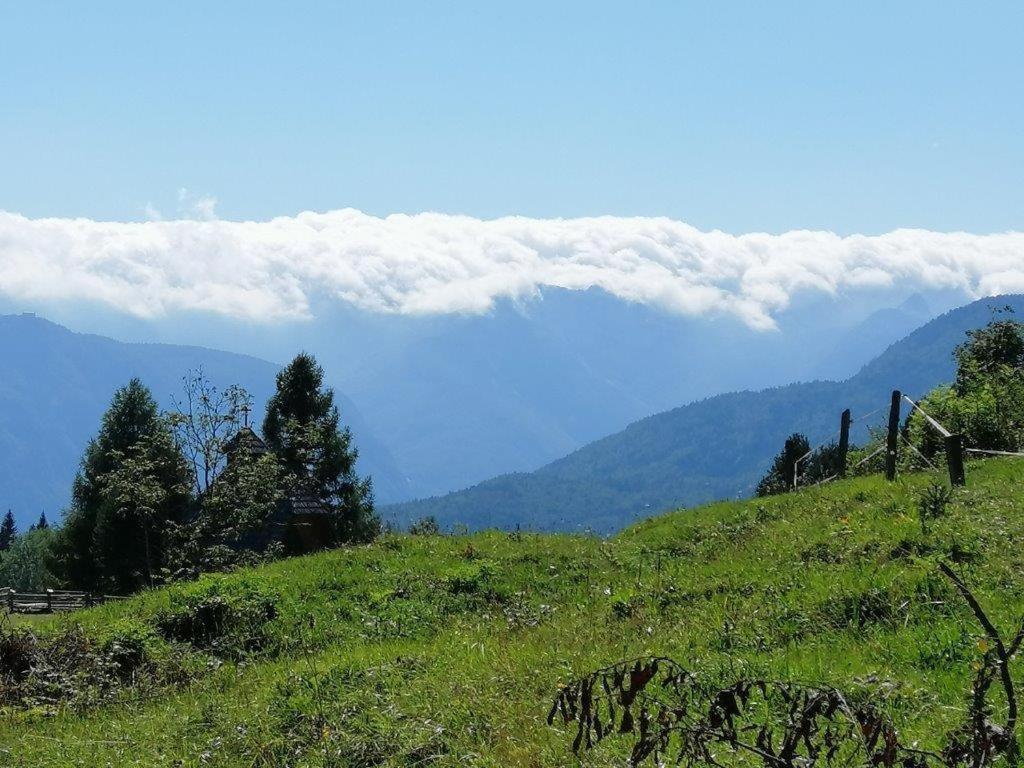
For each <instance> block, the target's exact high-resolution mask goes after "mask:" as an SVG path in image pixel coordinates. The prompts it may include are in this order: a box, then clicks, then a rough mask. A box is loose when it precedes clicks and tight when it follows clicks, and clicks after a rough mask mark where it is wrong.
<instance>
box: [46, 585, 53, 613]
mask: <svg viewBox="0 0 1024 768" xmlns="http://www.w3.org/2000/svg"><path fill="white" fill-rule="evenodd" d="M46 612H47V613H53V590H52V589H48V590H46Z"/></svg>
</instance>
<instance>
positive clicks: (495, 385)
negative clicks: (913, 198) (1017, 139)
mask: <svg viewBox="0 0 1024 768" xmlns="http://www.w3.org/2000/svg"><path fill="white" fill-rule="evenodd" d="M963 301H964V300H963V298H962V297H961V296H959V295H944V294H942V293H941V292H937V291H929V292H928V293H927V294H924V295H921V294H915V293H913V292H907V291H901V290H899V289H898V288H896V289H889V290H886V291H880V292H878V293H877V294H872V293H871V292H869V291H860V292H858V293H857V294H856V295H846V294H840V295H836V296H820V295H806V296H805V295H801V296H800V297H797V298H796V299H794V301H793V302H792V304H791V305H790V306H788V307H787V308H786V309H785V310H784V311H780V312H779V313H778V315H777V317H776V322H777V327H776V328H775V329H773V330H755V329H753V328H751V327H749V326H747V325H745V324H744V323H742V322H740V321H739V320H738V319H736V318H734V317H732V316H728V315H721V314H714V313H712V314H708V315H706V316H701V317H693V316H686V315H681V314H678V313H671V312H668V311H665V310H662V309H659V308H657V307H653V306H649V305H645V304H641V303H634V302H628V301H624V300H622V299H619V298H616V297H614V296H612V295H611V294H609V293H606V292H604V291H601V290H597V289H592V290H586V291H568V290H560V289H547V290H544V291H543V292H541V293H539V294H538V295H536V296H532V297H530V298H528V299H523V300H520V301H508V300H505V301H499V302H496V303H495V305H494V306H493V307H492V308H491V309H490V310H489V311H486V312H483V313H480V314H447V315H402V314H386V313H373V312H368V311H364V310H359V309H357V308H355V307H352V306H350V305H346V304H344V303H340V302H336V301H334V302H331V301H324V302H323V303H322V304H318V305H315V306H313V307H311V317H310V319H308V320H306V321H302V322H298V321H297V322H282V323H265V324H251V323H249V324H247V323H242V322H239V321H232V320H230V319H225V318H218V317H216V316H213V315H203V316H193V315H189V314H187V313H179V314H176V315H175V316H174V317H173V318H159V317H158V318H148V319H131V318H125V317H123V316H112V315H106V314H104V313H102V312H100V311H97V310H96V309H95V308H89V310H88V311H85V310H82V311H80V312H78V313H77V314H76V313H74V312H71V311H70V310H69V309H68V307H67V306H65V305H55V306H53V307H51V308H50V310H52V312H53V314H51V313H50V311H49V310H47V311H46V312H45V316H47V317H50V318H51V319H55V320H58V321H60V322H61V323H62V324H65V325H67V326H68V327H71V328H75V329H78V330H89V331H91V332H94V333H102V334H103V335H112V336H114V337H115V338H119V339H125V340H136V341H145V342H153V341H161V342H164V343H169V344H175V345H177V344H182V343H185V344H194V343H196V341H197V340H200V343H202V345H203V346H206V347H214V348H222V349H229V350H233V351H235V352H243V353H246V354H248V355H251V356H253V357H257V358H261V359H264V360H272V361H274V362H276V363H279V364H280V363H285V362H287V361H288V360H289V359H290V358H291V357H292V356H293V355H294V354H295V353H296V352H298V351H299V350H303V349H304V350H306V351H308V352H312V353H313V354H315V355H316V357H317V359H318V360H319V361H320V362H321V364H322V365H323V367H324V369H325V371H326V373H327V376H328V379H329V381H330V383H331V385H332V386H333V387H334V388H335V390H336V391H338V392H339V393H344V394H345V395H346V396H347V397H348V398H350V399H351V401H352V402H353V403H354V404H355V406H356V409H357V410H358V412H359V414H360V415H361V416H362V417H363V426H364V427H365V429H366V430H368V433H367V436H368V437H370V438H372V439H374V440H377V441H379V442H380V443H381V444H383V445H385V446H387V449H388V451H389V452H390V454H391V455H392V457H393V458H394V462H395V465H396V466H397V468H398V470H399V473H400V477H401V482H400V483H392V484H390V485H389V486H388V487H387V488H386V487H385V484H383V483H381V482H378V497H379V499H380V501H382V502H389V501H392V502H395V501H405V500H408V499H412V498H417V497H425V496H433V495H439V494H444V493H446V492H449V491H453V490H456V489H460V488H466V487H468V486H471V485H473V484H475V483H478V482H480V481H482V480H486V479H488V478H491V477H494V476H496V475H499V474H504V473H508V472H517V471H521V472H527V471H533V470H535V469H538V468H539V467H541V466H544V465H545V464H547V463H549V462H551V461H554V460H556V459H558V458H560V457H562V456H565V455H567V454H569V453H571V452H572V451H574V450H576V449H578V448H581V447H582V446H584V445H586V444H587V443H589V442H591V441H593V440H597V439H599V438H601V437H604V436H606V435H609V434H612V433H614V432H617V431H619V430H621V429H623V428H624V427H626V426H627V425H628V424H630V423H632V422H634V421H636V420H637V419H641V418H643V417H645V416H648V415H650V414H652V413H658V412H660V411H664V410H667V409H670V408H674V407H677V406H680V405H683V404H685V403H688V402H692V401H694V400H698V399H701V398H704V397H708V396H711V395H716V394H719V393H721V392H729V391H736V390H744V389H762V388H764V387H769V386H777V385H781V384H788V383H791V382H794V381H807V380H811V379H814V378H827V379H842V378H845V377H847V376H849V375H851V374H852V373H853V372H856V370H857V369H858V368H859V367H860V366H861V365H863V364H864V363H866V362H867V361H868V360H870V359H871V358H872V357H874V356H875V355H877V354H878V353H879V352H881V351H882V350H884V349H885V348H886V347H887V346H888V345H889V344H891V343H893V342H894V341H896V340H898V339H899V338H901V337H902V336H905V335H906V334H907V333H909V332H910V331H911V330H913V329H914V328H916V327H918V326H920V325H921V324H922V323H924V322H925V321H927V320H929V319H930V318H931V317H934V316H935V315H936V314H937V313H938V312H940V311H942V309H944V308H949V307H952V306H957V305H959V304H962V303H963ZM40 312H41V313H43V312H44V310H43V309H40ZM0 355H2V349H0ZM0 407H2V406H0ZM357 437H358V434H357ZM392 491H393V493H392Z"/></svg>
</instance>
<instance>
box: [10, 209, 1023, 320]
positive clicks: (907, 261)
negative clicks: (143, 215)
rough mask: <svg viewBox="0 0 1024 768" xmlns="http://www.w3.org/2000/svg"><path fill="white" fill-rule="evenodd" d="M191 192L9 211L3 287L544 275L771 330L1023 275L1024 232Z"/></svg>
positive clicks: (253, 301) (345, 292)
mask: <svg viewBox="0 0 1024 768" xmlns="http://www.w3.org/2000/svg"><path fill="white" fill-rule="evenodd" d="M180 203H181V204H182V205H187V206H188V207H189V208H190V210H191V211H192V213H193V215H195V216H196V217H197V219H199V220H195V219H187V220H186V219H182V220H177V221H162V220H157V221H146V222H130V223H119V222H104V221H92V220H89V219H29V218H26V217H24V216H21V215H18V214H14V213H5V212H0V293H3V294H6V295H8V296H10V297H14V298H20V299H26V300H41V301H59V300H66V299H68V300H71V299H73V300H86V301H94V302H100V303H103V304H106V305H109V306H111V307H114V308H116V309H118V310H121V311H123V312H127V313H131V314H134V315H139V316H157V315H163V314H168V313H173V312H177V311H182V310H205V311H211V312H218V313H222V314H225V315H228V316H233V317H238V318H242V319H246V320H257V321H271V322H272V321H279V320H283V319H300V318H306V317H308V316H309V315H310V311H311V310H310V306H311V304H312V299H313V298H314V297H323V296H327V297H334V298H335V299H336V300H340V301H345V302H349V303H351V304H354V305H356V306H359V307H362V308H365V309H368V310H371V311H377V312H398V313H407V314H416V313H451V312H469V313H476V312H485V311H487V310H488V309H489V308H490V307H491V306H492V305H493V303H494V302H495V300H498V299H501V298H513V299H522V298H528V297H530V296H532V295H534V294H535V293H537V292H538V291H539V290H541V289H542V288H544V287H546V286H558V287H562V288H568V289H585V288H591V287H599V288H603V289H604V290H606V291H608V292H609V293H612V294H614V295H616V296H619V297H621V298H623V299H626V300H629V301H636V302H643V303H647V304H652V305H657V306H660V307H663V308H665V309H668V310H670V311H673V312H678V313H682V314H688V315H706V314H732V315H734V316H737V317H740V318H742V319H743V320H744V321H745V322H747V323H748V324H749V325H751V326H752V327H755V328H770V327H772V325H773V316H774V315H776V314H777V313H778V312H779V311H781V310H783V309H784V308H785V307H786V306H787V305H788V303H789V302H790V300H791V299H792V298H793V297H794V296H795V295H796V294H798V293H801V292H825V293H835V292H838V291H842V290H856V289H859V288H878V287H886V286H891V285H897V284H898V285H907V286H915V287H921V288H950V289H957V290H961V291H963V292H964V293H966V294H968V295H972V296H983V295H991V294H995V293H999V292H1006V291H1020V290H1024V233H1006V234H996V235H972V234H968V233H962V232H955V233H938V232H929V231H924V230H897V231H895V232H890V233H888V234H885V235H880V236H876V237H868V236H863V235H854V236H850V237H839V236H837V235H835V234H832V233H829V232H811V231H794V232H787V233H785V234H782V235H768V234H762V233H755V234H748V235H739V236H736V235H730V234H726V233H723V232H718V231H715V232H701V231H699V230H697V229H694V228H693V227H691V226H688V225H687V224H684V223H682V222H678V221H673V220H671V219H666V218H617V217H610V216H608V217H599V218H580V219H528V218H522V217H508V218H502V219H494V220H487V221H484V220H479V219H474V218H470V217H466V216H449V215H443V214H435V213H423V214H417V215H414V216H408V215H393V216H388V217H386V218H377V217H374V216H369V215H367V214H364V213H361V212H359V211H356V210H351V209H346V210H339V211H330V212H327V213H302V214H299V215H298V216H295V217H280V218H276V219H272V220H270V221H263V222H252V221H244V222H233V221H223V220H217V219H215V218H214V205H215V203H216V201H215V200H214V199H213V198H208V197H204V198H194V197H192V196H190V195H189V193H187V191H184V190H183V191H182V195H181V200H180Z"/></svg>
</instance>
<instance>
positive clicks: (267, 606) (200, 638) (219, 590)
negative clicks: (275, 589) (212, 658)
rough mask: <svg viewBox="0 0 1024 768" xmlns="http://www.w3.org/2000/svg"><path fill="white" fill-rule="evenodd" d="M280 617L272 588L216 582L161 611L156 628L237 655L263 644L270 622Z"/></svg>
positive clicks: (170, 636) (196, 645)
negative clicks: (172, 606)
mask: <svg viewBox="0 0 1024 768" xmlns="http://www.w3.org/2000/svg"><path fill="white" fill-rule="evenodd" d="M276 617H277V596H276V595H274V594H273V593H271V592H270V591H268V590H266V589H264V588H262V587H260V586H257V585H255V584H252V583H250V582H235V583H233V584H230V585H229V584H227V583H225V582H221V581H214V582H206V583H205V584H202V586H200V587H199V588H198V589H195V590H194V591H192V592H190V593H186V594H185V596H184V598H183V599H182V601H181V605H180V606H178V607H176V608H172V609H169V610H166V611H163V612H161V613H159V614H158V615H157V617H156V628H157V631H158V632H159V633H160V635H161V636H163V637H164V638H165V639H167V640H172V641H175V642H180V643H188V644H189V645H191V646H193V647H194V648H199V649H202V650H207V651H212V652H214V653H215V654H218V655H225V656H237V655H240V654H243V653H247V652H250V651H254V650H258V649H259V648H261V647H263V646H264V645H265V643H266V640H267V635H266V625H267V624H268V623H269V622H271V621H273V620H274V619H275V618H276Z"/></svg>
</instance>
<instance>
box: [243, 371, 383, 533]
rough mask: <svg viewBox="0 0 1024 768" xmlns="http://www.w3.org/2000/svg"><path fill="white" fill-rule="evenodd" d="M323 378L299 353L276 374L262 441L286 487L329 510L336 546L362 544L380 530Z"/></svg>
mask: <svg viewBox="0 0 1024 768" xmlns="http://www.w3.org/2000/svg"><path fill="white" fill-rule="evenodd" d="M323 378H324V373H323V369H322V368H321V367H320V366H319V365H318V364H317V362H316V360H315V359H314V358H313V356H312V355H308V354H305V353H302V354H300V355H298V356H296V358H295V359H294V360H292V362H291V363H289V364H288V366H287V367H286V368H284V369H283V370H282V371H281V372H280V373H278V375H277V391H276V392H275V393H274V395H273V396H272V397H271V399H270V402H269V403H268V404H267V413H266V417H265V418H264V421H263V436H264V438H265V439H266V441H267V445H268V446H269V447H270V449H271V450H272V451H274V453H276V454H277V457H278V461H279V462H280V464H281V469H282V471H283V472H284V473H285V475H286V477H287V478H288V479H289V482H290V483H291V484H292V485H293V486H294V487H295V488H296V489H299V490H302V491H304V492H307V493H311V494H313V495H314V496H315V497H316V498H318V499H319V500H320V501H321V503H323V504H325V505H327V506H328V507H329V508H330V509H331V510H332V512H333V513H334V521H335V525H334V527H335V537H336V539H337V541H339V542H341V541H366V540H369V539H372V538H373V537H374V536H376V535H377V533H378V532H379V529H380V521H379V519H378V518H377V516H376V514H375V513H374V509H373V486H372V483H371V481H370V479H369V478H366V479H360V478H359V477H358V475H357V474H356V459H357V458H358V455H359V454H358V451H357V450H356V448H355V447H354V446H353V445H352V433H351V432H350V430H349V428H348V427H345V428H343V429H342V428H339V421H340V417H339V414H338V408H337V406H335V404H334V392H333V391H332V390H331V389H329V388H326V387H324V383H323Z"/></svg>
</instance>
